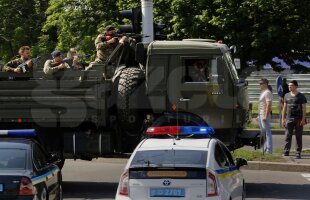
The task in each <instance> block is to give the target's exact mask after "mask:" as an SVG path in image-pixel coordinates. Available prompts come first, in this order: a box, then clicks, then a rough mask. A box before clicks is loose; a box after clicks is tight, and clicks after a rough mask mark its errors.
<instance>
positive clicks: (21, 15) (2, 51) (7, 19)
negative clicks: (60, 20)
mask: <svg viewBox="0 0 310 200" xmlns="http://www.w3.org/2000/svg"><path fill="white" fill-rule="evenodd" d="M46 8H47V0H43V1H42V0H40V1H39V0H28V1H25V0H15V1H10V0H0V21H1V22H2V23H1V27H0V34H1V35H2V36H4V37H5V38H7V39H9V40H10V41H11V43H12V47H13V51H14V52H13V54H14V55H16V54H17V52H18V49H19V47H20V46H24V45H29V46H33V45H35V44H36V43H37V40H38V37H39V36H40V33H41V28H42V25H43V23H44V21H45V15H44V14H42V13H44V12H45V10H46ZM0 40H1V43H0V57H4V58H5V60H8V59H10V58H11V57H12V56H13V55H11V52H10V42H8V41H5V39H4V38H3V37H1V38H0Z"/></svg>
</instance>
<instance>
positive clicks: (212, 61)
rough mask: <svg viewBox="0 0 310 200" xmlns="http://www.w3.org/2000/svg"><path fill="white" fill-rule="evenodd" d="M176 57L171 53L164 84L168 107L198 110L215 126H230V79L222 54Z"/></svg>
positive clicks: (180, 109) (231, 85)
mask: <svg viewBox="0 0 310 200" xmlns="http://www.w3.org/2000/svg"><path fill="white" fill-rule="evenodd" d="M178 58H179V59H177V56H172V57H171V59H172V60H171V61H170V62H169V64H170V65H169V74H170V75H169V79H168V85H167V87H168V97H169V101H170V104H171V109H174V108H176V109H175V110H179V111H187V112H191V113H195V114H198V115H199V116H201V117H203V118H204V119H205V121H206V122H207V123H209V124H210V125H211V126H212V127H213V128H215V129H227V130H228V129H231V128H232V120H233V112H232V111H233V110H232V107H233V98H232V96H233V89H231V88H233V83H231V81H230V79H229V75H228V72H227V70H225V69H227V68H226V64H225V61H224V60H223V57H222V56H215V55H210V56H205V55H202V56H192V57H191V56H181V57H180V56H179V57H178ZM177 60H179V61H178V62H177Z"/></svg>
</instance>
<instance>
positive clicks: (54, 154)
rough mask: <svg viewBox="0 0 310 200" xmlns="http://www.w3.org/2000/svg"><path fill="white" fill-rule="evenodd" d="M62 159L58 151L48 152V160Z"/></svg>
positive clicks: (52, 161)
mask: <svg viewBox="0 0 310 200" xmlns="http://www.w3.org/2000/svg"><path fill="white" fill-rule="evenodd" d="M59 161H61V159H60V156H59V155H58V154H57V153H49V154H48V162H49V163H55V162H59Z"/></svg>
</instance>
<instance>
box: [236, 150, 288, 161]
mask: <svg viewBox="0 0 310 200" xmlns="http://www.w3.org/2000/svg"><path fill="white" fill-rule="evenodd" d="M232 154H233V157H234V159H236V158H238V157H239V158H244V159H246V160H247V161H263V162H286V160H285V159H284V158H283V157H282V156H281V155H279V153H273V154H263V152H261V150H245V149H237V150H235V151H233V153H232Z"/></svg>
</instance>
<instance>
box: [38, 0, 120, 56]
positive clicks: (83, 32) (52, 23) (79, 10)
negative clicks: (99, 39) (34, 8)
mask: <svg viewBox="0 0 310 200" xmlns="http://www.w3.org/2000/svg"><path fill="white" fill-rule="evenodd" d="M116 10H117V7H116V3H115V1H114V0H106V1H96V0H87V1H83V0H50V4H49V7H48V9H47V11H46V14H47V20H46V22H45V25H44V27H43V29H42V30H43V35H42V36H41V38H40V44H39V45H40V48H41V52H43V51H44V52H51V51H52V50H53V49H55V48H56V49H59V50H61V51H67V50H68V49H69V48H70V47H76V48H77V49H78V50H79V51H80V52H83V53H87V54H89V53H91V54H92V53H93V52H94V50H95V47H94V40H95V37H96V36H97V35H98V33H99V32H100V31H102V29H103V27H105V26H106V25H108V24H115V22H116V16H117V12H116Z"/></svg>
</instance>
